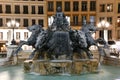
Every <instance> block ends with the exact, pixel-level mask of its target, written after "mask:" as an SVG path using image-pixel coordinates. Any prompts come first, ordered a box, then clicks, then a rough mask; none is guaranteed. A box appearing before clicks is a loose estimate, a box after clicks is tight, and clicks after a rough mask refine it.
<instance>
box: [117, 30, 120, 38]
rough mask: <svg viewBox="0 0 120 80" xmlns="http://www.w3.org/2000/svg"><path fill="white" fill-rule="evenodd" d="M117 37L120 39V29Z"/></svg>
mask: <svg viewBox="0 0 120 80" xmlns="http://www.w3.org/2000/svg"><path fill="white" fill-rule="evenodd" d="M117 37H118V39H120V30H118V31H117Z"/></svg>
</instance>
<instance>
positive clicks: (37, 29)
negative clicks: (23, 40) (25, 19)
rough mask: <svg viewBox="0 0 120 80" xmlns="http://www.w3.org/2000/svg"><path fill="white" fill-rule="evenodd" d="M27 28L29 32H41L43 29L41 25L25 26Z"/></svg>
mask: <svg viewBox="0 0 120 80" xmlns="http://www.w3.org/2000/svg"><path fill="white" fill-rule="evenodd" d="M27 29H28V30H29V31H30V32H32V33H33V32H36V33H37V32H41V31H42V30H43V27H42V26H41V25H32V26H30V27H27Z"/></svg>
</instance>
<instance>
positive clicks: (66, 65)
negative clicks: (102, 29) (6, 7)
mask: <svg viewBox="0 0 120 80" xmlns="http://www.w3.org/2000/svg"><path fill="white" fill-rule="evenodd" d="M97 68H98V61H97V60H96V59H92V60H90V59H79V60H34V61H32V60H26V61H24V72H35V73H38V74H40V75H54V74H55V75H56V74H58V75H65V74H84V73H94V72H97Z"/></svg>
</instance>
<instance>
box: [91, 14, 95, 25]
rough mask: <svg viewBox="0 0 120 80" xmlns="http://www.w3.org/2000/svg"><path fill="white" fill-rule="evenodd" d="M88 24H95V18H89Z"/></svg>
mask: <svg viewBox="0 0 120 80" xmlns="http://www.w3.org/2000/svg"><path fill="white" fill-rule="evenodd" d="M90 23H91V24H93V25H94V24H95V16H90Z"/></svg>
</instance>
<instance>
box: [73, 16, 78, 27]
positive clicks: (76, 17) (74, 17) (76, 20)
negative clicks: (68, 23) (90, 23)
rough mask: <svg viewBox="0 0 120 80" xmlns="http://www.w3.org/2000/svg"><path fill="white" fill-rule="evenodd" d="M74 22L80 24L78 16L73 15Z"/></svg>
mask: <svg viewBox="0 0 120 80" xmlns="http://www.w3.org/2000/svg"><path fill="white" fill-rule="evenodd" d="M73 24H74V25H78V16H73Z"/></svg>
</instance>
